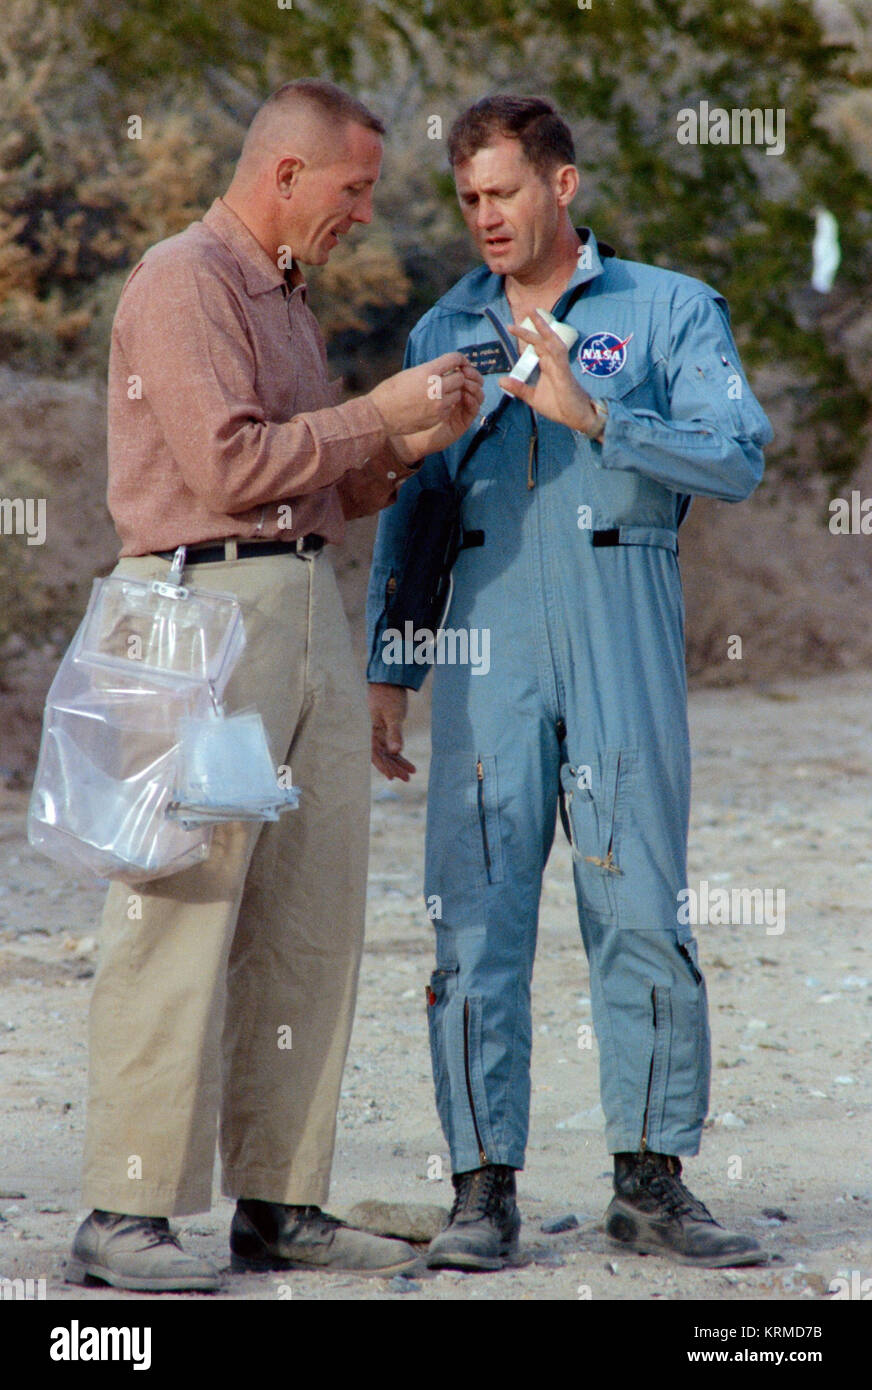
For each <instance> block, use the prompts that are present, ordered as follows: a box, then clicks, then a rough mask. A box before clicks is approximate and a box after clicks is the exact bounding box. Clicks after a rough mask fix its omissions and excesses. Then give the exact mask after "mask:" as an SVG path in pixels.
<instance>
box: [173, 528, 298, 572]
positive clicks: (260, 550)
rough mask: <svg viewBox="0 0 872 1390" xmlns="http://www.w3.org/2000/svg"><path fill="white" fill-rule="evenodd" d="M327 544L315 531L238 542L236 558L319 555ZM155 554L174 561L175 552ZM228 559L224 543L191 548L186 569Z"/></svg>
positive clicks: (187, 555) (253, 558)
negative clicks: (294, 536) (286, 538)
mask: <svg viewBox="0 0 872 1390" xmlns="http://www.w3.org/2000/svg"><path fill="white" fill-rule="evenodd" d="M325 544H326V542H325V540H324V537H323V536H318V535H316V534H315V532H314V531H310V532H309V534H308V535H307V536H298V537H297V539H296V540H291V541H237V542H236V558H237V559H238V560H255V559H257V557H258V556H259V555H317V553H318V551H319V550H322V549H323V548H324V545H325ZM153 554H155V555H159V556H160V558H161V559H162V560H172V558H173V555H174V554H175V551H174V550H155V551H154V552H153ZM227 558H228V556H227V551H226V549H225V546H224V542H223V541H220V542H218V543H217V544H216V545H200V546H191V547H190V548H189V549H188V551H187V554H186V556H185V568H186V569H187V567H188V565H214V564H216V563H218V562H219V561H221V560H226V559H227Z"/></svg>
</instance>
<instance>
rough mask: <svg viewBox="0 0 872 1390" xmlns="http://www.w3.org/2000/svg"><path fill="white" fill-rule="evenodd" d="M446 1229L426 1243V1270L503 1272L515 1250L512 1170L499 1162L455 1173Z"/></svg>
mask: <svg viewBox="0 0 872 1390" xmlns="http://www.w3.org/2000/svg"><path fill="white" fill-rule="evenodd" d="M451 1181H452V1182H453V1184H454V1190H455V1196H454V1206H453V1207H452V1208H451V1215H450V1217H449V1218H448V1225H447V1226H446V1227H445V1230H444V1231H442V1232H441V1234H440V1235H438V1236H436V1238H435V1239H434V1240H432V1241H431V1242H430V1248H429V1250H428V1251H427V1264H428V1266H429V1267H430V1269H502V1268H503V1266H504V1265H507V1264H508V1263H509V1262H510V1261H511V1260H512V1259H513V1258H514V1257H515V1256H516V1255H517V1252H518V1235H519V1233H520V1230H521V1214H520V1212H519V1211H518V1208H517V1206H516V1205H515V1170H514V1168H507V1167H505V1166H503V1165H502V1164H499V1163H488V1164H487V1165H486V1167H484V1168H473V1169H472V1171H471V1172H469V1173H454V1174H452V1177H451Z"/></svg>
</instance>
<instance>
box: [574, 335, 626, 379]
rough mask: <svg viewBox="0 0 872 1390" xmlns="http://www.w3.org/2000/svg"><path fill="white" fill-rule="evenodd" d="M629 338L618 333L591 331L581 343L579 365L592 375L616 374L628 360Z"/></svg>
mask: <svg viewBox="0 0 872 1390" xmlns="http://www.w3.org/2000/svg"><path fill="white" fill-rule="evenodd" d="M632 337H633V334H632V333H631V334H630V337H629V338H619V337H618V335H617V333H590V334H588V336H587V337H586V338H585V339H584V341H583V342H582V343H581V344H580V345H579V349H578V365H579V367H580V368H581V370H582V371H583V372H587V373H588V375H590V376H598V377H604V376H615V374H616V373H617V372H619V371H620V370H621V368H622V367H623V366H624V365H625V363H626V361H627V344H628V343H629V341H630V339H631V338H632Z"/></svg>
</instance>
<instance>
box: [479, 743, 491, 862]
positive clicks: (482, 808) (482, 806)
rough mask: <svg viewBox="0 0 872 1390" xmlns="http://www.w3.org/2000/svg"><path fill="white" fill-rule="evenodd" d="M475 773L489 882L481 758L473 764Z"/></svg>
mask: <svg viewBox="0 0 872 1390" xmlns="http://www.w3.org/2000/svg"><path fill="white" fill-rule="evenodd" d="M475 775H476V777H477V778H478V822H479V825H480V826H481V847H482V849H483V850H484V867H485V873H486V874H487V881H488V883H491V882H492V881H493V880H492V879H491V853H490V842H489V840H488V837H487V817H486V815H485V809H484V768H483V766H482V761H481V758H479V759H478V761H477V763H476V765H475Z"/></svg>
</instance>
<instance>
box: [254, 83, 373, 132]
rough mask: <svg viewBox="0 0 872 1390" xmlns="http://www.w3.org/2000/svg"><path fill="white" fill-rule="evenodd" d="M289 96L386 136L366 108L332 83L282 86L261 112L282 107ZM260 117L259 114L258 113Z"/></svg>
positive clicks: (325, 113)
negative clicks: (303, 99) (303, 100)
mask: <svg viewBox="0 0 872 1390" xmlns="http://www.w3.org/2000/svg"><path fill="white" fill-rule="evenodd" d="M292 95H297V96H301V97H304V98H305V99H306V100H307V101H310V102H311V103H312V104H313V105H314V106H317V107H318V108H319V109H320V110H321V111H322V112H323V113H324V115H325V116H327V117H328V118H332V119H333V120H335V121H337V122H342V121H349V122H351V123H352V124H353V125H362V126H364V127H365V128H366V129H367V130H374V131H375V132H376V134H377V135H384V133H385V126H384V123H383V122H382V121H380V120H379V118H378V116H376V115H375V114H374V113H373V112H372V111H370V109H369V107H368V106H365V105H364V104H363V102H362V101H358V99H357V97H353V96H352V95H351V94H350V92H345V91H343V89H342V88H341V87H337V86H336V84H335V83H334V82H327V81H325V80H324V79H323V78H321V77H298V78H297V79H296V80H295V81H293V82H285V83H284V85H283V86H281V87H278V88H277V89H276V90H275V91H274V92H273V93H272V95H271V96H269V97H267V99H266V101H265V102H264V103H263V106H261V108H260V111H264V110H265V109H266V108H267V107H270V108H274V107H276V106H278V107H282V106H283V105H284V104H285V102H286V101H287V100H288V99H289V98H290V97H291V96H292ZM259 114H260V112H258V113H257V115H259ZM257 115H255V118H254V119H255V120H257ZM252 124H253V123H252Z"/></svg>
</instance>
